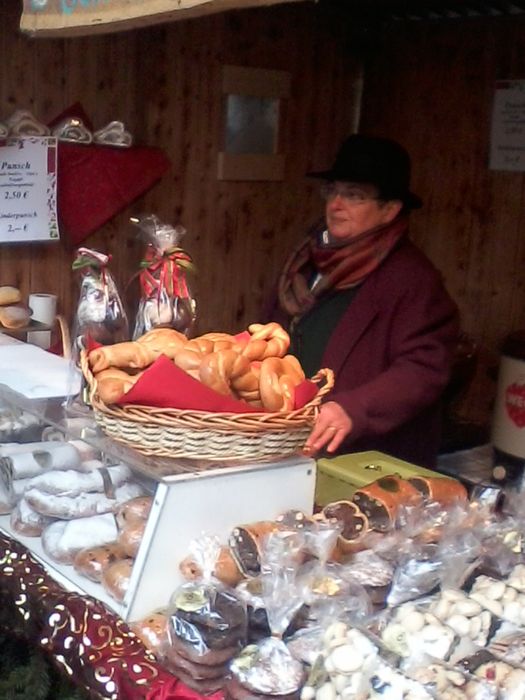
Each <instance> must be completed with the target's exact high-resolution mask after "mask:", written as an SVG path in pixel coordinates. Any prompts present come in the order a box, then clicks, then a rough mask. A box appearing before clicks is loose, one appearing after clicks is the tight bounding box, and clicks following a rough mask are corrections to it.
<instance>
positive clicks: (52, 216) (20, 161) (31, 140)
mask: <svg viewBox="0 0 525 700" xmlns="http://www.w3.org/2000/svg"><path fill="white" fill-rule="evenodd" d="M56 185H57V140H56V138H55V137H41V136H25V137H17V138H8V139H6V141H5V142H2V144H1V145H0V242H3V243H21V242H24V241H49V240H57V239H58V238H59V232H58V221H57V207H56V200H57V198H56Z"/></svg>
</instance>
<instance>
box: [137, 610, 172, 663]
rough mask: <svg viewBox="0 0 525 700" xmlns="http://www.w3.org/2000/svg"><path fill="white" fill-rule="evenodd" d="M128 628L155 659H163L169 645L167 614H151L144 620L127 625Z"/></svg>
mask: <svg viewBox="0 0 525 700" xmlns="http://www.w3.org/2000/svg"><path fill="white" fill-rule="evenodd" d="M129 626H130V627H131V629H132V630H133V632H134V633H135V634H136V635H137V637H139V638H140V640H141V641H142V643H143V644H144V646H145V647H147V648H148V649H149V650H150V651H152V652H153V653H154V654H155V656H156V657H157V658H159V659H162V658H164V656H165V654H166V649H167V647H168V645H169V637H168V615H167V613H165V612H154V613H151V615H148V616H147V617H145V618H142V619H140V620H136V621H135V622H131V623H129Z"/></svg>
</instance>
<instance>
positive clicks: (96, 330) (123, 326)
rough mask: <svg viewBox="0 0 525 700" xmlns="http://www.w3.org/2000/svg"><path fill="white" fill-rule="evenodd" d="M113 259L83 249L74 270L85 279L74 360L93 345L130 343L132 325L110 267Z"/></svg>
mask: <svg viewBox="0 0 525 700" xmlns="http://www.w3.org/2000/svg"><path fill="white" fill-rule="evenodd" d="M110 261H111V257H110V256H108V255H105V254H104V253H100V252H98V251H96V250H91V249H89V248H79V249H78V250H77V255H76V258H75V260H74V262H73V270H75V271H78V272H79V273H80V276H81V281H80V296H79V300H78V305H77V311H76V316H75V321H74V324H73V348H72V358H73V360H75V361H77V360H78V357H79V354H80V350H82V349H83V348H86V347H87V345H88V342H89V341H94V342H96V343H100V344H101V345H113V344H114V343H120V342H123V341H125V340H129V324H128V318H127V315H126V311H125V309H124V305H123V303H122V300H121V298H120V294H119V292H118V289H117V285H116V283H115V280H114V279H113V276H112V275H111V272H110V271H109V267H108V266H109V263H110Z"/></svg>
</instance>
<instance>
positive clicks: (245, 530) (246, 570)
mask: <svg viewBox="0 0 525 700" xmlns="http://www.w3.org/2000/svg"><path fill="white" fill-rule="evenodd" d="M279 528H280V524H279V523H277V522H275V521H273V520H261V521H258V522H254V523H248V524H246V525H238V526H237V527H234V528H233V530H232V531H231V534H230V536H229V538H228V545H229V548H230V551H231V554H232V556H233V558H234V560H235V562H236V563H237V566H238V567H239V570H240V571H241V573H242V574H243V575H244V576H247V577H250V576H258V575H259V574H260V573H261V547H262V544H263V542H264V539H265V538H266V537H267V536H268V535H270V534H271V533H272V532H275V531H277V530H279Z"/></svg>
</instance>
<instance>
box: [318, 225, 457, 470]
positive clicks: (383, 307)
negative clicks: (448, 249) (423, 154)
mask: <svg viewBox="0 0 525 700" xmlns="http://www.w3.org/2000/svg"><path fill="white" fill-rule="evenodd" d="M457 336H458V314H457V308H456V305H455V304H454V302H453V301H452V300H451V298H450V297H449V295H448V293H447V292H446V290H445V288H444V286H443V283H442V279H441V275H440V273H439V272H438V271H437V270H436V268H435V267H434V266H433V265H432V263H431V262H430V261H429V260H428V259H427V258H426V257H425V256H424V255H423V253H422V252H421V251H420V250H419V249H418V248H416V246H415V245H413V244H412V243H411V242H410V241H409V240H408V239H405V240H403V241H402V242H400V244H399V245H398V246H397V247H396V248H395V249H394V250H393V251H392V253H391V254H390V255H389V256H388V258H387V259H386V260H385V261H384V262H383V263H382V264H381V266H380V267H379V268H378V269H377V270H376V271H375V272H373V273H372V274H371V275H370V277H368V279H367V280H366V281H365V282H364V283H363V284H362V286H361V287H360V289H359V290H358V292H357V293H356V296H355V297H354V298H353V300H352V302H351V304H350V305H349V307H348V309H347V311H346V312H345V313H344V314H343V317H342V318H341V320H340V321H339V323H338V325H337V327H336V329H335V331H334V332H333V334H332V336H331V337H330V339H329V341H328V344H327V346H326V348H325V352H324V355H323V361H322V364H321V366H322V367H330V368H332V369H333V370H334V373H335V386H334V389H333V391H332V392H331V394H330V395H329V396H328V397H327V399H326V400H327V401H330V400H333V401H337V402H338V403H339V404H341V406H343V408H344V409H345V410H346V412H347V413H348V415H349V416H350V417H351V418H352V421H353V430H352V433H351V434H350V435H349V436H348V438H347V440H346V441H345V443H344V445H343V446H342V447H341V448H340V449H339V453H345V452H356V451H361V450H380V451H382V452H386V453H388V454H391V455H393V456H396V457H399V458H401V459H405V460H407V461H410V462H414V463H416V464H419V465H423V466H428V467H432V466H434V465H435V461H436V456H437V450H438V446H439V440H440V405H439V398H440V396H441V394H442V392H443V389H444V388H445V386H446V384H447V382H448V380H449V376H450V368H451V360H452V355H453V350H454V347H455V344H456V341H457Z"/></svg>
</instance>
